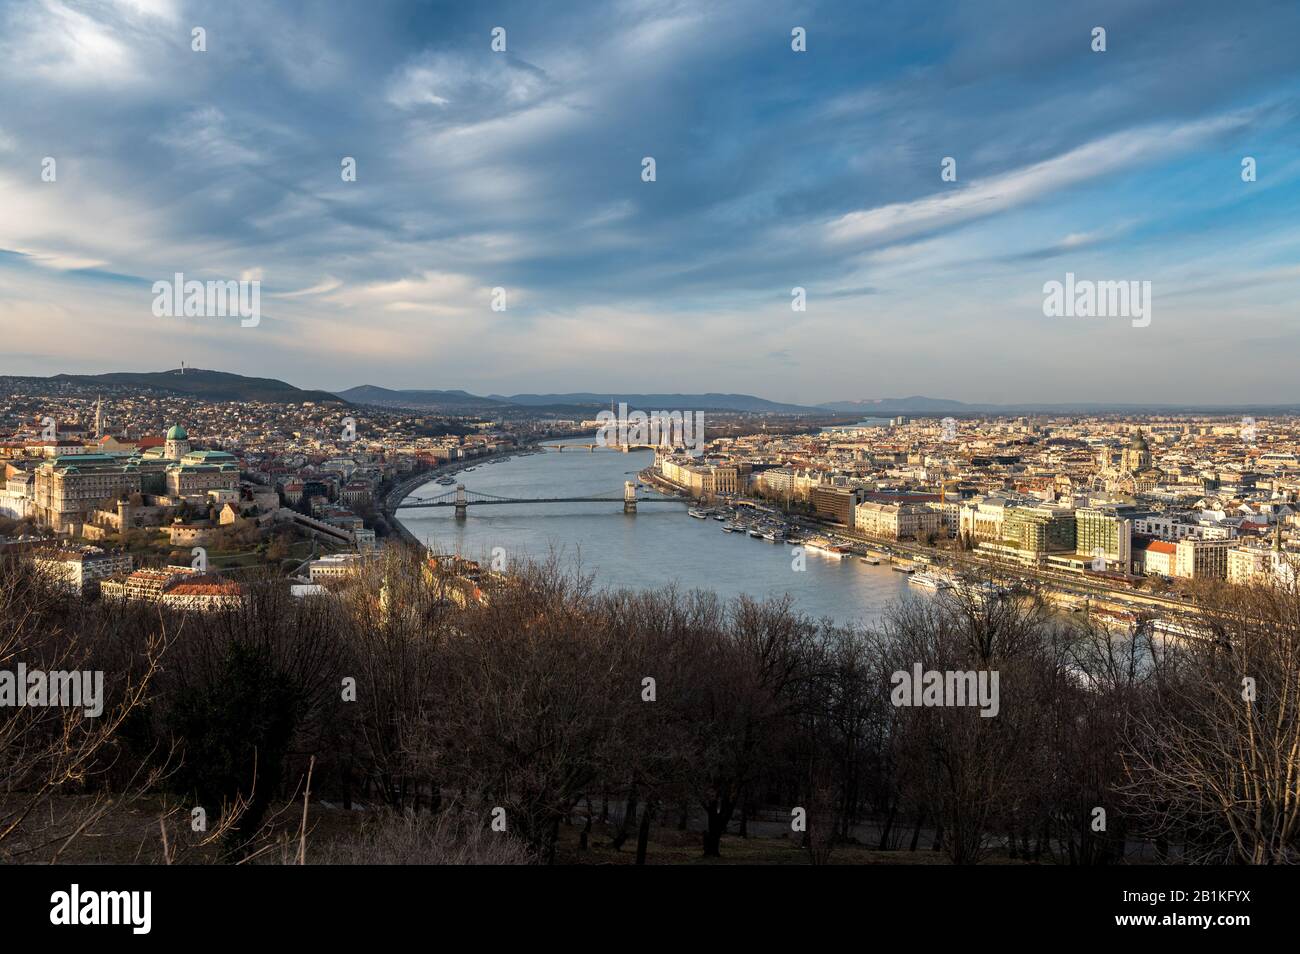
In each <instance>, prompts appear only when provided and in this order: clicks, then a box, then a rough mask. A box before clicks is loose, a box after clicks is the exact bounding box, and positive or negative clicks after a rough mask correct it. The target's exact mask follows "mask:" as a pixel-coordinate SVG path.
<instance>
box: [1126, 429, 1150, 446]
mask: <svg viewBox="0 0 1300 954" xmlns="http://www.w3.org/2000/svg"><path fill="white" fill-rule="evenodd" d="M1128 446H1129V447H1131V448H1132V449H1133V450H1147V449H1148V447H1147V440H1146V438H1145V437H1143V436H1142V432H1141V431H1138V432H1137V433H1136V434H1134V435H1133V440H1131V441H1129V443H1128Z"/></svg>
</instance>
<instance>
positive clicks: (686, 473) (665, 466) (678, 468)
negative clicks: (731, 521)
mask: <svg viewBox="0 0 1300 954" xmlns="http://www.w3.org/2000/svg"><path fill="white" fill-rule="evenodd" d="M659 473H661V474H662V475H663V476H664V479H665V480H668V481H670V482H671V483H673V484H676V485H677V486H678V487H680V488H681V489H682V490H684V491H686V492H687V493H689V494H690V495H691V496H692V497H705V498H710V497H718V496H734V495H735V494H739V493H741V492H743V491H744V490H745V483H744V482H745V480H746V479H747V477H748V474H749V466H748V465H747V464H746V465H744V466H743V467H742V466H740V465H737V464H712V463H699V462H698V461H695V460H693V459H692V460H682V459H680V458H676V457H662V458H660V459H659Z"/></svg>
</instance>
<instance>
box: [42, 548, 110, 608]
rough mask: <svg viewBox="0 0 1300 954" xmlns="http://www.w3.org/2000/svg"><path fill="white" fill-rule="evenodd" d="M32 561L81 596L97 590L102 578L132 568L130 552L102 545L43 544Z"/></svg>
mask: <svg viewBox="0 0 1300 954" xmlns="http://www.w3.org/2000/svg"><path fill="white" fill-rule="evenodd" d="M32 562H33V563H34V564H35V566H36V569H37V570H38V571H39V572H41V573H42V574H43V575H44V576H46V578H48V579H50V580H51V581H53V582H54V583H56V584H58V585H60V586H62V587H64V588H65V589H67V590H69V591H71V592H73V593H76V594H77V595H79V596H80V595H84V594H87V593H97V592H98V591H99V586H100V581H101V580H105V579H107V578H108V577H110V576H113V575H115V574H118V573H129V572H130V570H131V554H129V553H122V552H107V551H105V550H101V549H100V548H99V547H77V548H66V547H65V548H42V549H38V550H35V551H33V554H32Z"/></svg>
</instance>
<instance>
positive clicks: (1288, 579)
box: [1228, 544, 1300, 586]
mask: <svg viewBox="0 0 1300 954" xmlns="http://www.w3.org/2000/svg"><path fill="white" fill-rule="evenodd" d="M1298 565H1300V554H1296V553H1288V552H1286V551H1284V550H1278V549H1277V548H1275V547H1274V548H1267V547H1262V546H1250V545H1248V544H1246V545H1241V546H1235V547H1231V548H1230V549H1229V550H1228V582H1229V583H1236V584H1238V585H1239V586H1251V585H1258V584H1264V585H1271V584H1279V585H1282V586H1292V585H1294V583H1295V579H1296V569H1297V566H1298Z"/></svg>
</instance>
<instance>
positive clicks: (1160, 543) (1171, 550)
mask: <svg viewBox="0 0 1300 954" xmlns="http://www.w3.org/2000/svg"><path fill="white" fill-rule="evenodd" d="M1146 549H1147V552H1148V553H1150V552H1151V551H1153V550H1154V551H1155V552H1156V553H1168V554H1169V555H1170V556H1172V555H1173V554H1175V553H1177V552H1178V547H1177V546H1176V545H1175V544H1172V543H1170V542H1169V541H1167V540H1152V541H1151V542H1150V543H1148V544H1147V545H1146Z"/></svg>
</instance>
